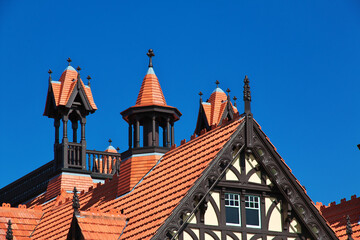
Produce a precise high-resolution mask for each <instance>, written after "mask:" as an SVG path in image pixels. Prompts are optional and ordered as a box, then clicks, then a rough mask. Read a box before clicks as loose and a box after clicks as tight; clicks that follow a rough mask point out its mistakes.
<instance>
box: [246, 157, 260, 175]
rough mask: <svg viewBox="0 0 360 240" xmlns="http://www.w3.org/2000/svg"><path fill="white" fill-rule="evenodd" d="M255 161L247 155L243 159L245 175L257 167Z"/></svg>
mask: <svg viewBox="0 0 360 240" xmlns="http://www.w3.org/2000/svg"><path fill="white" fill-rule="evenodd" d="M257 164H258V163H257V161H256V160H255V158H254V156H253V155H250V156H249V155H247V156H246V157H245V169H246V171H245V173H246V174H248V173H249V171H251V170H252V169H253V168H255V166H256V165H257Z"/></svg>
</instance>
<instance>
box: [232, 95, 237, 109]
mask: <svg viewBox="0 0 360 240" xmlns="http://www.w3.org/2000/svg"><path fill="white" fill-rule="evenodd" d="M233 100H234V106H235V107H237V106H236V100H237V97H235V96H234V97H233Z"/></svg>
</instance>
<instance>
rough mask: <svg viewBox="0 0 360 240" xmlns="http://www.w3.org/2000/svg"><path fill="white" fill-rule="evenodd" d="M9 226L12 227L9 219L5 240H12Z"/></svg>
mask: <svg viewBox="0 0 360 240" xmlns="http://www.w3.org/2000/svg"><path fill="white" fill-rule="evenodd" d="M11 225H12V223H11V220H10V219H9V221H8V227H7V230H6V240H13V239H14V236H13V231H12V228H11Z"/></svg>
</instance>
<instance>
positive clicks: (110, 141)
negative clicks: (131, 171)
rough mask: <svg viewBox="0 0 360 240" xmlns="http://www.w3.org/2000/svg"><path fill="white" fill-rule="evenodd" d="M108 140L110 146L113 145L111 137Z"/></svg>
mask: <svg viewBox="0 0 360 240" xmlns="http://www.w3.org/2000/svg"><path fill="white" fill-rule="evenodd" d="M108 142H109V146H111V143H112V140H111V138H109V140H108Z"/></svg>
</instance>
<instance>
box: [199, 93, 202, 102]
mask: <svg viewBox="0 0 360 240" xmlns="http://www.w3.org/2000/svg"><path fill="white" fill-rule="evenodd" d="M202 95H203V93H202V92H201V91H200V92H199V96H200V104H201V103H202Z"/></svg>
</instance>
